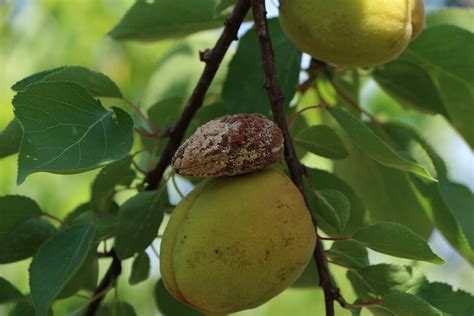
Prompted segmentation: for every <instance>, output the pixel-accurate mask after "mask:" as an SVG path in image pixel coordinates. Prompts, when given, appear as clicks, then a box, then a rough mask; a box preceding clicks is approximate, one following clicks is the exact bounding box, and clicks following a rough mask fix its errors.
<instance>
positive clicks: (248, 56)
mask: <svg viewBox="0 0 474 316" xmlns="http://www.w3.org/2000/svg"><path fill="white" fill-rule="evenodd" d="M269 29H270V34H271V36H272V41H273V46H274V49H275V51H277V52H278V54H276V56H275V58H276V73H277V77H278V81H279V83H280V85H281V88H282V91H283V95H284V96H285V101H284V103H285V106H288V104H289V103H290V101H291V99H293V96H294V95H295V93H296V88H297V85H298V78H299V73H300V66H301V53H300V52H299V51H298V50H297V49H296V47H295V46H294V45H293V43H292V42H291V41H290V40H289V39H288V38H287V37H286V35H285V33H284V32H283V30H282V28H281V27H280V24H279V22H278V19H272V20H270V21H269ZM264 82H265V80H264V75H263V66H262V62H261V59H260V46H259V44H258V40H257V33H256V32H255V29H254V28H253V29H251V30H249V31H248V32H247V33H246V34H245V35H244V36H243V37H242V38H241V39H240V41H239V47H238V49H237V53H236V54H235V56H234V58H233V59H232V62H231V63H230V65H229V73H228V75H227V79H226V81H225V83H224V88H223V91H222V101H223V103H224V105H225V106H226V107H227V108H228V109H229V112H230V113H231V114H236V113H242V112H248V113H252V112H257V113H263V114H267V113H269V111H270V101H269V99H268V94H267V91H266V90H265V89H264V86H263V84H264Z"/></svg>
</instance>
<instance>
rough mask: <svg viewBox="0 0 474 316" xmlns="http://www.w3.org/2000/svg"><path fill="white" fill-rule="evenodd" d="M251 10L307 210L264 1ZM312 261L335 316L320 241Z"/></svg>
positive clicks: (334, 295)
mask: <svg viewBox="0 0 474 316" xmlns="http://www.w3.org/2000/svg"><path fill="white" fill-rule="evenodd" d="M252 10H253V15H254V19H255V28H256V31H257V36H258V39H259V43H260V51H261V57H262V63H263V68H264V72H265V88H266V89H267V91H268V97H269V99H270V103H271V108H272V113H273V117H274V120H275V122H276V123H277V124H278V126H279V127H280V129H281V130H282V133H283V138H284V140H285V160H286V163H287V165H288V169H289V172H290V177H291V179H292V180H293V182H294V184H295V185H296V186H297V187H298V189H299V190H300V192H301V194H302V195H303V197H304V198H305V201H306V205H307V206H308V209H309V207H310V205H309V204H308V200H307V197H306V196H305V192H304V187H303V168H302V166H301V164H300V162H299V161H298V158H297V157H296V153H295V149H294V147H293V141H292V139H291V135H290V131H289V128H288V125H287V122H286V117H285V112H284V109H283V101H284V96H283V93H282V91H281V88H280V85H279V84H278V80H277V76H276V69H275V54H274V51H273V46H272V40H271V36H270V32H269V30H268V22H267V17H266V14H267V12H266V7H265V0H252ZM311 217H312V219H313V222H314V224H315V226H317V220H316V219H315V218H314V217H313V216H312V214H311ZM314 259H315V260H316V265H317V268H318V273H319V279H320V286H321V287H322V289H323V291H324V298H325V306H326V315H327V316H334V301H339V302H340V303H341V304H342V303H343V299H342V297H341V295H340V293H339V289H338V288H337V287H336V286H335V285H334V284H333V282H332V279H331V275H330V272H329V269H328V266H327V259H326V256H325V254H324V247H323V244H322V242H321V240H320V239H318V241H317V244H316V248H315V250H314Z"/></svg>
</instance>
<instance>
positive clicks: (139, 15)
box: [109, 0, 224, 41]
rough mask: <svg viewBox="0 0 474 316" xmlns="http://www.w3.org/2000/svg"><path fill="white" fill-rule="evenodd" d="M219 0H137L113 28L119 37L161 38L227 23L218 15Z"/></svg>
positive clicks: (136, 38)
mask: <svg viewBox="0 0 474 316" xmlns="http://www.w3.org/2000/svg"><path fill="white" fill-rule="evenodd" d="M216 2H217V1H216V0H200V1H191V2H190V1H186V0H159V1H158V0H155V1H137V2H135V3H134V4H133V6H132V7H131V8H130V9H129V10H128V12H127V13H126V14H125V16H124V17H123V18H122V20H121V21H120V22H119V23H118V24H117V25H116V26H115V27H114V28H113V29H112V30H111V31H110V33H109V35H110V36H111V37H112V38H114V39H116V40H135V41H158V40H163V39H167V38H173V37H182V36H186V35H189V34H192V33H195V32H199V31H203V30H208V29H213V28H217V27H220V26H222V25H223V22H224V17H222V16H215V15H214V9H215V7H216Z"/></svg>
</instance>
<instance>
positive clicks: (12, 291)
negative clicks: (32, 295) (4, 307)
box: [0, 277, 23, 304]
mask: <svg viewBox="0 0 474 316" xmlns="http://www.w3.org/2000/svg"><path fill="white" fill-rule="evenodd" d="M22 298H23V294H21V292H20V291H18V289H17V288H16V287H14V286H13V285H12V284H11V283H10V282H8V281H7V280H5V279H4V278H2V277H0V304H6V303H11V302H14V301H18V300H20V299H22Z"/></svg>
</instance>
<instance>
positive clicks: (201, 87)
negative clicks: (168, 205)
mask: <svg viewBox="0 0 474 316" xmlns="http://www.w3.org/2000/svg"><path fill="white" fill-rule="evenodd" d="M249 10H250V0H239V1H238V2H237V4H236V5H235V7H234V10H233V11H232V13H231V15H230V16H229V17H228V18H227V20H226V21H225V27H224V31H223V32H222V34H221V36H220V38H219V39H218V41H217V43H216V45H215V46H214V48H213V49H211V50H206V51H205V52H203V53H201V60H202V61H204V62H205V63H206V67H205V68H204V71H203V73H202V75H201V78H200V79H199V81H198V83H197V85H196V87H195V88H194V91H193V93H192V95H191V97H190V99H189V100H188V103H187V104H186V106H185V108H184V110H183V112H182V114H181V117H180V118H179V119H178V121H177V122H176V124H174V125H173V126H172V127H171V128H170V130H169V142H168V144H167V146H166V148H165V149H164V151H163V153H162V155H161V157H160V161H159V162H158V164H157V165H156V167H155V168H154V169H153V170H152V171H150V172H149V173H148V174H147V176H146V179H145V182H146V183H147V190H149V191H151V190H155V189H157V188H158V185H159V184H160V181H161V178H162V177H163V174H164V172H165V170H166V167H167V166H168V165H169V164H170V162H171V159H172V158H173V155H174V153H175V152H176V150H177V149H178V147H179V145H180V143H181V141H182V139H183V137H184V133H185V132H186V129H187V128H188V126H189V123H191V120H192V118H193V117H194V115H195V114H196V112H197V111H198V110H199V108H200V107H201V106H202V103H203V102H204V97H205V95H206V93H207V91H208V90H209V87H210V85H211V83H212V80H213V79H214V77H215V76H216V73H217V70H218V69H219V66H220V64H221V62H222V60H223V59H224V56H225V54H226V53H227V50H228V49H229V46H230V44H231V43H232V42H233V41H234V40H237V39H238V38H237V32H238V31H239V28H240V25H241V24H242V22H243V21H244V18H245V16H246V15H247V12H248V11H249Z"/></svg>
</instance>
